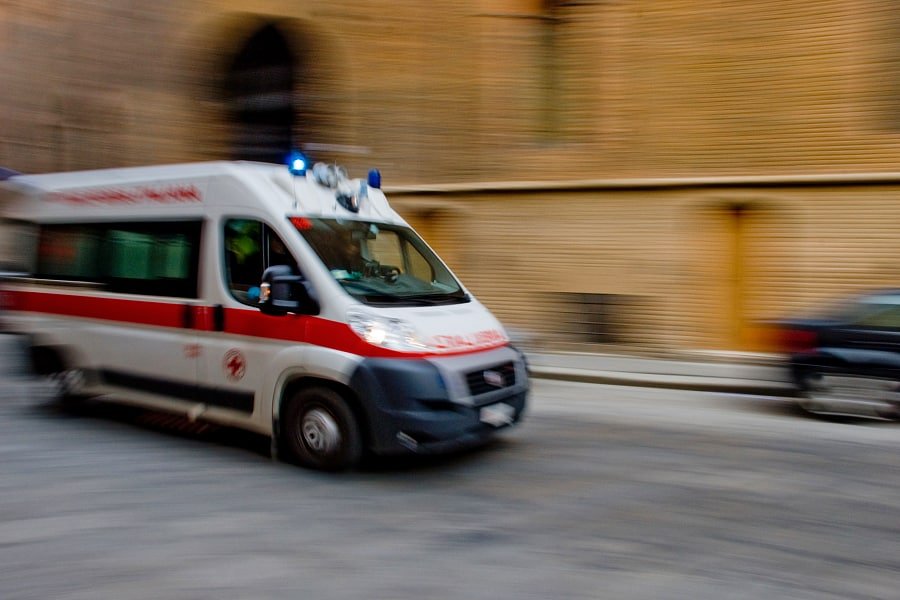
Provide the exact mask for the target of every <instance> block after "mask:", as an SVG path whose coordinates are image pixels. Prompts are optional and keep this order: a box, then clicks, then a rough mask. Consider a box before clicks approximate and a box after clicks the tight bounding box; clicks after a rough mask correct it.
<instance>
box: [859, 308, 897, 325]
mask: <svg viewBox="0 0 900 600" xmlns="http://www.w3.org/2000/svg"><path fill="white" fill-rule="evenodd" d="M854 325H857V326H859V327H874V328H877V329H900V306H885V307H884V308H880V309H879V310H875V311H872V312H870V313H868V314H866V315H864V316H863V317H861V318H859V319H857V320H856V322H855V323H854Z"/></svg>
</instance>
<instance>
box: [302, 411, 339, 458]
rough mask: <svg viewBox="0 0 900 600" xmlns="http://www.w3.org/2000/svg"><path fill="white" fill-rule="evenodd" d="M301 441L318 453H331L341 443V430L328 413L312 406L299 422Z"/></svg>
mask: <svg viewBox="0 0 900 600" xmlns="http://www.w3.org/2000/svg"><path fill="white" fill-rule="evenodd" d="M300 434H301V435H302V436H303V443H304V444H305V445H306V446H307V447H308V448H309V449H311V450H313V451H314V452H316V453H318V454H331V453H333V452H334V451H335V450H336V449H337V447H338V446H339V445H340V443H341V431H340V429H339V428H338V424H337V422H336V421H335V420H334V417H332V416H331V415H330V414H328V413H327V412H326V411H324V410H322V409H320V408H314V409H312V410H310V411H309V412H307V413H306V414H304V415H303V421H302V422H301V423H300Z"/></svg>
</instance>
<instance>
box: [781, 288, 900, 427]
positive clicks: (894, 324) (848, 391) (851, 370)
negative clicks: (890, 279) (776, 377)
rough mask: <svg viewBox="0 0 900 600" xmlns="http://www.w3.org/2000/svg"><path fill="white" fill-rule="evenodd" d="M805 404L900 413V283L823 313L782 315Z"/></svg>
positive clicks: (823, 410)
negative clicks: (806, 316)
mask: <svg viewBox="0 0 900 600" xmlns="http://www.w3.org/2000/svg"><path fill="white" fill-rule="evenodd" d="M780 327H781V330H782V335H783V341H784V342H785V343H786V346H787V350H788V352H789V354H790V363H789V364H790V372H791V378H792V380H793V382H794V384H795V385H796V386H797V392H798V394H797V396H798V401H799V404H800V406H801V407H803V408H804V409H805V410H807V411H809V412H813V413H818V414H832V415H851V416H861V417H872V418H877V419H897V418H898V417H900V289H897V290H883V291H878V292H872V293H869V294H865V295H860V296H857V297H855V298H852V299H849V300H847V301H845V302H842V303H841V304H840V305H838V306H837V307H835V308H833V309H831V310H829V311H827V312H826V313H825V314H824V315H823V316H822V317H820V318H813V319H800V320H792V321H782V322H781V323H780Z"/></svg>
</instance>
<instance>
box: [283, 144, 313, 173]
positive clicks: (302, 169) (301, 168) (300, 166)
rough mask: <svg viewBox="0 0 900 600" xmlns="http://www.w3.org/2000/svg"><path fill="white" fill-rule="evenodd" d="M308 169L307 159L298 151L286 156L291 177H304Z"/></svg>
mask: <svg viewBox="0 0 900 600" xmlns="http://www.w3.org/2000/svg"><path fill="white" fill-rule="evenodd" d="M308 167H309V159H308V158H306V156H304V155H303V153H302V152H300V151H299V150H295V151H294V152H291V153H290V154H289V155H288V171H290V172H291V173H292V174H293V175H298V176H302V175H306V169H307V168H308Z"/></svg>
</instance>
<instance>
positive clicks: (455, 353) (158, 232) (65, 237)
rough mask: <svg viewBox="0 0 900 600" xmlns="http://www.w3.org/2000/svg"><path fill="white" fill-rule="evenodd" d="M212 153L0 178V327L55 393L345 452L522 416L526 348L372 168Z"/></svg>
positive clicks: (300, 455)
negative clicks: (5, 254) (358, 172)
mask: <svg viewBox="0 0 900 600" xmlns="http://www.w3.org/2000/svg"><path fill="white" fill-rule="evenodd" d="M308 167H309V165H308V164H307V161H306V160H305V159H304V158H303V157H297V158H296V159H295V160H294V161H293V162H292V163H291V164H290V165H288V166H282V165H273V164H263V163H252V162H223V161H220V162H205V163H192V164H179V165H159V166H146V167H133V168H118V169H104V170H94V171H80V172H63V173H52V174H39V175H14V176H11V177H9V178H8V179H7V180H6V181H5V182H2V183H0V211H2V219H3V221H2V222H3V226H4V232H5V234H4V235H5V240H4V243H5V246H6V247H7V249H10V248H11V249H12V250H14V252H12V254H14V255H15V258H14V262H15V264H14V265H13V266H9V265H7V266H6V267H5V268H6V269H7V270H13V271H15V272H16V273H18V274H17V275H16V276H14V277H10V278H7V280H6V281H5V282H4V284H3V287H2V313H0V315H2V321H3V325H4V328H5V329H6V330H7V331H9V332H12V333H17V334H21V335H22V336H23V338H22V339H24V340H26V347H27V349H28V356H29V357H30V361H31V364H32V365H33V368H34V369H35V371H36V372H37V373H38V374H40V375H42V376H46V377H48V378H50V379H52V381H54V382H55V386H56V389H58V393H59V395H60V396H61V397H67V398H85V397H95V398H100V399H104V400H111V401H116V402H122V403H128V404H132V405H137V406H141V407H146V408H149V409H152V410H158V411H168V412H173V413H177V414H181V415H184V416H186V417H187V418H188V419H190V420H205V421H209V422H214V423H219V424H223V425H226V426H232V427H239V428H243V429H247V430H250V431H253V432H256V433H260V434H263V435H266V436H270V437H271V439H272V448H273V455H275V454H277V456H279V457H280V458H283V459H285V460H287V461H290V462H293V463H296V464H300V465H303V466H306V467H309V468H315V469H321V470H342V469H347V468H352V467H353V466H355V465H357V464H358V462H359V460H360V459H361V457H363V456H364V455H365V454H369V453H374V454H382V455H384V454H397V453H435V452H446V451H449V450H452V449H457V448H462V447H469V446H476V445H480V444H482V443H484V442H485V441H487V440H489V439H491V438H492V437H493V436H494V434H495V433H497V432H498V431H500V430H503V429H505V428H508V427H510V426H512V425H514V424H516V423H517V422H519V420H520V419H521V418H522V414H523V411H524V410H525V407H526V399H527V395H528V391H529V381H528V370H527V367H526V361H525V357H524V355H523V354H522V353H521V352H520V351H519V350H518V349H516V348H515V347H513V346H512V345H511V344H510V339H509V337H508V335H507V333H506V332H505V330H504V328H503V327H502V325H501V324H500V323H499V322H498V320H497V319H496V318H495V317H494V316H493V315H492V314H491V313H490V312H489V311H488V310H487V309H486V308H485V307H484V306H483V305H482V304H481V303H480V302H479V301H478V300H477V299H476V298H475V297H474V296H473V295H472V293H471V292H470V291H469V290H468V289H466V287H465V286H463V284H462V283H460V282H459V280H458V279H457V278H456V277H455V276H454V274H453V273H452V272H451V270H450V269H449V268H448V267H447V266H446V265H445V264H444V263H443V262H442V261H441V260H440V259H439V258H438V257H437V255H436V254H435V253H434V251H433V250H432V249H431V248H430V247H429V246H428V244H426V243H425V241H423V240H422V238H421V237H420V236H419V235H417V234H416V232H415V231H414V230H413V229H412V228H411V227H410V226H409V224H408V223H407V222H406V221H404V219H403V218H401V216H400V215H399V214H398V213H397V212H395V211H394V210H393V209H392V207H391V206H390V204H389V203H388V201H387V200H386V198H385V195H384V193H383V192H382V190H381V181H380V179H381V177H380V174H379V172H378V171H377V170H373V171H371V172H370V173H369V176H368V178H366V179H350V178H349V176H348V175H347V172H346V171H345V170H344V169H343V168H341V167H338V166H336V165H326V164H323V163H317V164H315V165H312V166H311V167H309V168H308Z"/></svg>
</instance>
